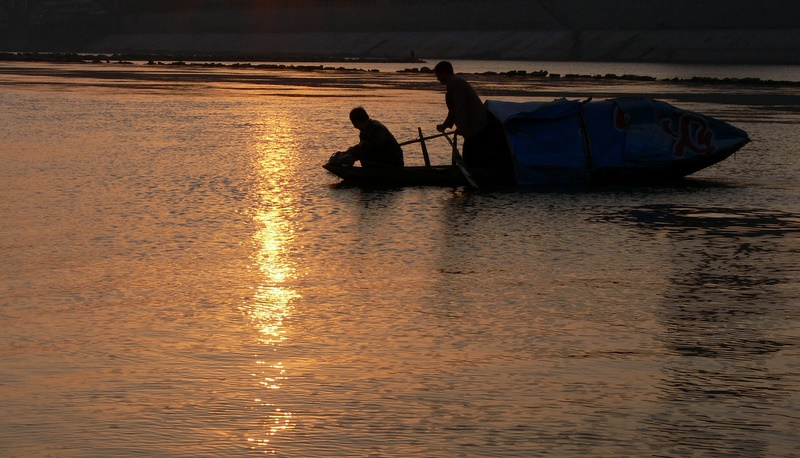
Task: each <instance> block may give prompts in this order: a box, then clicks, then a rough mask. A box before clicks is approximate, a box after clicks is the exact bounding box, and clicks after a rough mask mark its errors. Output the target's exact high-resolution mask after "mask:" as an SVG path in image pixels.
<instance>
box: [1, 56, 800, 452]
mask: <svg viewBox="0 0 800 458" xmlns="http://www.w3.org/2000/svg"><path fill="white" fill-rule="evenodd" d="M460 64H462V66H464V67H467V66H468V65H470V64H469V63H460ZM1 65H2V66H0V107H1V108H2V109H1V110H0V126H1V127H0V211H1V212H2V219H1V220H0V412H2V414H0V455H1V456H5V457H39V456H53V457H87V456H97V457H101V456H102V457H109V456H159V457H197V456H220V457H221V456H225V457H229V456H250V455H253V456H255V455H263V454H272V455H275V456H287V457H301V456H302V457H330V456H337V457H338V456H426V457H452V456H459V457H460V456H473V457H487V456H509V457H530V456H608V457H610V456H615V457H616V456H662V457H663V456H669V457H679V456H680V457H682V456H746V457H773V456H774V457H778V456H780V457H787V456H800V454H799V453H798V452H797V450H798V449H800V439H798V436H797V431H798V430H800V414H798V412H800V310H798V302H799V300H800V257H799V256H798V253H799V252H800V180H798V177H799V176H800V164H799V162H798V160H797V153H798V146H797V145H798V144H800V110H798V108H797V107H798V104H797V102H798V100H800V88H798V87H797V86H791V85H788V86H769V87H767V86H745V87H739V86H725V85H723V86H719V85H688V84H676V83H667V82H631V81H591V80H576V81H563V82H561V83H559V84H550V83H546V82H543V81H542V80H530V81H529V80H524V81H523V80H513V81H511V80H507V79H502V78H499V77H481V78H478V77H477V76H476V77H475V78H474V83H475V85H476V87H478V88H479V90H480V91H481V93H482V94H484V95H486V96H487V97H490V98H501V99H514V100H518V99H545V100H546V99H552V98H554V97H556V96H560V95H565V96H568V97H587V96H594V97H599V98H602V97H610V96H615V95H620V94H622V95H624V94H646V95H653V96H658V97H659V98H661V99H663V100H666V101H668V102H672V103H674V104H676V105H678V106H681V107H684V108H689V109H693V110H696V111H700V112H703V113H706V114H709V115H712V116H716V117H719V118H722V119H725V120H727V121H729V122H731V123H733V124H734V125H736V126H738V127H740V128H742V129H744V130H746V131H747V132H748V133H749V134H750V137H751V138H752V139H753V142H752V143H750V144H748V145H747V146H745V148H743V149H742V150H741V151H740V152H739V153H737V154H736V155H735V156H733V157H732V158H730V159H728V160H726V161H724V162H723V163H721V164H718V165H716V166H714V167H712V168H709V169H706V170H704V171H701V172H699V173H697V174H696V175H694V176H693V177H691V178H690V179H688V180H687V181H686V182H685V183H681V184H676V185H671V186H652V187H650V186H639V187H602V188H578V189H575V188H566V189H551V188H548V189H530V190H524V191H516V192H494V191H483V192H481V191H470V190H467V189H462V188H456V189H450V188H405V189H388V190H375V189H373V190H369V189H358V188H342V187H339V186H336V185H335V184H336V181H337V179H336V178H335V177H334V176H332V175H330V174H328V173H327V172H325V171H324V170H323V169H322V168H321V167H320V165H321V164H322V163H323V162H324V161H325V160H326V159H327V158H328V156H329V155H330V154H331V153H332V152H334V151H336V150H338V149H343V148H345V147H347V146H348V145H350V144H352V143H354V142H355V140H356V131H355V130H354V129H353V128H352V126H350V125H349V122H348V121H347V114H348V112H349V110H350V109H351V108H352V107H354V106H357V105H363V106H364V107H365V108H367V110H368V111H369V112H370V114H372V115H373V117H375V118H376V119H379V120H381V121H383V122H384V123H385V124H386V125H387V126H388V127H389V128H390V129H392V130H393V132H394V133H395V134H396V136H397V137H398V138H399V139H400V140H406V139H410V138H413V137H414V136H415V135H416V134H417V127H422V129H423V130H424V131H425V133H433V132H434V126H435V125H436V123H438V122H441V121H442V119H443V117H444V101H443V97H444V96H443V93H442V89H441V86H439V85H438V83H436V82H435V80H434V79H433V77H432V76H430V75H420V74H397V73H393V72H386V71H382V72H371V73H366V72H360V73H359V72H334V71H325V72H308V71H295V70H280V71H278V70H269V71H267V70H261V71H256V70H236V71H233V70H229V69H226V68H217V69H196V68H189V67H172V66H163V67H161V66H159V67H153V66H149V67H148V66H144V65H141V64H134V65H115V64H107V65H106V64H104V65H99V66H86V65H76V64H68V65H55V64H31V63H3V64H1ZM486 65H487V66H489V67H490V66H491V63H487V64H486ZM562 65H563V64H562ZM575 65H576V66H577V65H578V64H575ZM595 65H597V64H595ZM537 67H540V68H543V69H547V64H540V65H537ZM456 69H457V70H458V69H459V63H456ZM693 70H696V69H693V68H691V67H684V68H681V69H680V71H681V72H684V73H685V74H691V73H692V72H693ZM757 70H758V71H761V72H766V74H769V71H770V70H769V69H764V68H761V69H757ZM591 71H592V72H593V71H594V70H591ZM646 71H647V67H646V66H644V67H643V70H642V71H640V72H639V73H640V74H646ZM653 71H654V72H655V71H657V69H656V68H655V67H654V68H653ZM563 73H566V72H563ZM575 73H581V69H580V68H576V69H575ZM603 73H606V72H603ZM608 73H614V71H613V68H612V69H609V71H608ZM616 73H618V74H622V73H624V72H620V71H617V72H616ZM795 74H800V73H795ZM699 76H704V75H699ZM753 76H757V77H763V76H762V75H753ZM775 79H776V80H780V79H782V78H780V77H777V78H775ZM438 140H441V139H438ZM438 140H431V141H430V144H429V147H430V149H431V155H432V156H433V159H434V162H447V161H448V160H449V153H448V145H447V144H446V142H444V141H442V142H441V143H438V142H437V141H438ZM406 158H407V163H421V158H420V157H419V152H418V151H416V150H415V149H414V147H413V146H411V147H407V148H406Z"/></svg>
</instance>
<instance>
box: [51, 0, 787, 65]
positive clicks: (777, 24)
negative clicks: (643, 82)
mask: <svg viewBox="0 0 800 458" xmlns="http://www.w3.org/2000/svg"><path fill="white" fill-rule="evenodd" d="M164 1H165V3H166V2H168V0H164ZM273 3H275V2H273ZM277 3H279V4H280V5H285V6H278V7H274V6H273V7H269V8H265V7H250V8H242V7H237V8H230V7H225V8H222V7H219V8H211V9H200V10H197V9H195V10H191V11H186V10H182V11H172V12H160V13H156V12H152V11H149V12H148V11H147V10H134V11H131V10H128V11H125V10H124V9H123V10H121V11H122V12H121V14H120V15H119V16H118V17H117V18H116V19H115V23H114V24H113V27H110V28H109V29H108V30H107V31H106V33H104V34H103V35H101V36H96V37H93V39H92V40H87V41H85V42H83V43H82V44H81V46H82V49H80V50H77V51H85V52H102V53H108V52H117V53H148V52H149V53H172V54H184V55H192V54H193V55H213V56H220V57H224V56H232V57H233V56H253V57H256V56H264V57H271V58H283V59H292V58H298V59H313V58H337V57H359V58H405V57H409V56H410V55H411V54H412V52H413V55H414V56H416V57H420V58H449V59H468V58H473V59H474V58H479V59H510V60H598V61H647V62H708V63H759V64H772V63H785V64H800V2H797V1H796V0H761V1H759V0H701V1H698V0H670V1H669V2H664V1H662V0H602V1H596V0H495V1H477V0H461V1H454V0H403V1H390V0H352V1H347V0H338V1H310V0H308V1H298V2H277ZM222 4H224V2H222ZM54 50H57V51H63V49H54ZM70 51H76V49H70Z"/></svg>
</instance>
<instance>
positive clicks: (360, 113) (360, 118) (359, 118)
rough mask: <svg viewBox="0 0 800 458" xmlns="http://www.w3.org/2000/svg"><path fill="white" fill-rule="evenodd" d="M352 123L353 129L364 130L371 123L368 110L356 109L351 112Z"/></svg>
mask: <svg viewBox="0 0 800 458" xmlns="http://www.w3.org/2000/svg"><path fill="white" fill-rule="evenodd" d="M350 122H352V123H353V127H355V128H356V129H358V130H361V129H363V128H364V127H365V126H366V125H367V123H368V122H369V115H368V114H367V110H365V109H364V107H356V108H353V109H352V110H350Z"/></svg>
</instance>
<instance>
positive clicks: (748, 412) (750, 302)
mask: <svg viewBox="0 0 800 458" xmlns="http://www.w3.org/2000/svg"><path fill="white" fill-rule="evenodd" d="M609 219H610V220H613V221H616V222H621V223H623V224H632V225H634V226H635V227H636V228H638V230H639V231H640V232H641V233H642V234H643V235H644V236H646V237H649V238H665V239H666V245H667V249H669V250H670V254H669V255H668V256H667V257H666V259H667V260H668V262H669V263H670V266H669V269H671V273H669V285H670V286H671V290H669V291H667V292H666V294H664V296H663V298H662V299H661V302H662V306H661V307H659V308H658V309H657V312H656V319H657V320H658V321H659V322H660V325H661V326H662V328H663V333H662V334H661V336H662V337H661V338H662V340H663V343H662V344H663V346H664V348H665V351H666V354H667V356H666V358H665V359H664V361H663V366H662V370H661V372H662V377H661V380H660V386H659V387H658V388H659V393H660V395H659V397H660V399H659V400H658V403H659V405H660V406H661V407H660V409H659V411H657V412H654V413H653V414H652V416H651V418H650V420H649V421H650V422H651V423H652V425H649V427H648V428H647V429H648V431H649V434H654V435H656V436H657V432H658V431H663V432H665V433H664V435H663V437H658V436H657V437H653V438H651V439H652V440H653V441H654V442H655V443H656V444H658V447H664V450H669V451H671V452H673V453H678V454H679V453H680V452H681V450H684V451H685V450H686V449H687V448H688V447H690V448H691V449H693V450H699V449H703V450H707V451H714V452H717V453H724V452H725V451H727V452H731V453H734V452H735V453H741V452H743V451H747V453H748V454H751V455H750V456H763V455H764V454H768V453H772V452H774V451H769V450H768V448H769V444H768V443H767V442H766V441H765V440H764V438H765V434H786V435H787V436H786V437H791V436H790V434H791V430H792V429H796V428H797V426H798V423H800V417H797V416H796V415H794V414H793V413H792V412H790V408H791V407H790V406H791V404H792V403H791V402H787V401H788V400H789V398H790V397H791V396H792V390H793V388H792V386H793V383H794V380H795V379H796V376H795V375H793V374H794V371H793V370H792V368H791V365H792V363H791V362H790V361H791V359H792V358H791V356H790V355H791V354H795V353H796V350H797V347H798V341H797V337H795V336H794V335H795V333H794V331H793V330H792V329H791V326H792V323H796V322H797V319H798V312H797V310H796V307H795V304H794V302H795V301H796V292H797V291H796V288H797V277H796V275H797V272H798V263H797V259H798V253H800V242H798V240H800V237H798V236H799V235H800V215H797V214H792V213H784V212H780V211H774V210H763V211H761V210H754V209H739V208H697V207H691V206H672V205H651V206H644V207H638V208H633V209H627V210H625V211H623V212H621V213H619V214H617V215H612V216H611V217H610V218H609ZM665 272H669V271H668V270H665ZM761 410H772V411H773V412H774V411H775V410H778V411H780V410H784V412H783V413H784V414H785V416H781V415H777V416H776V415H772V416H762V415H760V414H759V413H758V412H759V411H761ZM653 426H656V427H653ZM666 432H669V434H667V433H666ZM755 432H759V434H754V433H755Z"/></svg>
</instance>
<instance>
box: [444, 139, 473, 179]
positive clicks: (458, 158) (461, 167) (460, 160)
mask: <svg viewBox="0 0 800 458" xmlns="http://www.w3.org/2000/svg"><path fill="white" fill-rule="evenodd" d="M449 133H450V132H445V133H444V138H446V139H447V141H448V142H450V146H452V147H453V162H454V163H455V164H456V167H458V170H461V174H462V175H464V178H465V179H466V180H467V183H469V185H470V186H472V187H473V188H475V189H477V188H478V182H477V181H475V179H474V178H472V175H470V173H469V170H467V167H466V166H465V165H464V159H463V158H462V157H461V154H459V152H458V147H457V146H456V142H455V137H456V136H455V135H453V140H451V139H450V136H449V135H448V134H449Z"/></svg>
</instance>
